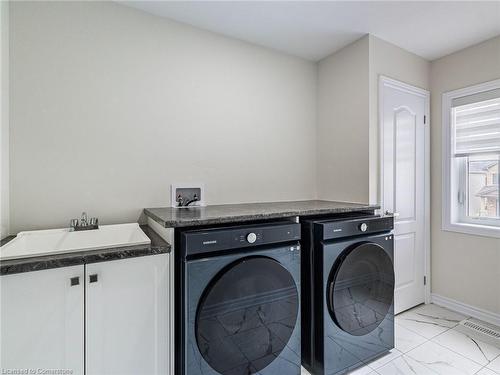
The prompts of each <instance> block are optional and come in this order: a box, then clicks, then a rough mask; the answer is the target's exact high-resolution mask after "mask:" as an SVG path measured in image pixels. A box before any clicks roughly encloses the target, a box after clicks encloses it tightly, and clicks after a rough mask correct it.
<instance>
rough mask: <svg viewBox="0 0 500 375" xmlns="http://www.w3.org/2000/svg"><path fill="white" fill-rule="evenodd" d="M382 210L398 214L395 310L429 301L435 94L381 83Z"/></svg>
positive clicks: (396, 217)
mask: <svg viewBox="0 0 500 375" xmlns="http://www.w3.org/2000/svg"><path fill="white" fill-rule="evenodd" d="M380 95H381V96H380V100H381V112H382V113H381V120H382V124H381V132H382V149H381V153H382V155H381V156H382V160H383V163H382V178H381V180H382V206H383V207H382V209H383V210H384V212H388V213H394V215H395V217H394V272H395V277H396V280H395V281H396V286H395V293H394V310H395V313H399V312H401V311H403V310H407V309H409V308H411V307H413V306H415V305H418V304H420V303H423V302H424V300H425V287H424V273H425V241H426V238H425V205H426V202H425V187H426V173H425V168H426V157H425V127H426V126H428V124H425V122H427V121H428V119H426V110H427V102H428V100H429V93H428V92H425V91H424V90H421V89H418V88H413V87H411V86H408V85H405V84H401V83H398V82H396V81H393V80H390V81H387V80H384V79H383V78H382V79H381V89H380Z"/></svg>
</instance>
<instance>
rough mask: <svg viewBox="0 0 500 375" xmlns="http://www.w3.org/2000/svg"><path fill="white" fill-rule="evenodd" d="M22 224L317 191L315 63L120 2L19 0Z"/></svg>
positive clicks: (14, 130)
mask: <svg viewBox="0 0 500 375" xmlns="http://www.w3.org/2000/svg"><path fill="white" fill-rule="evenodd" d="M10 25H11V27H10V34H11V35H10V41H11V57H10V66H11V103H10V104H11V106H10V108H11V117H10V120H11V124H10V127H11V152H10V157H11V160H10V163H11V164H10V165H11V184H10V186H11V232H14V233H15V232H17V231H20V230H28V229H35V228H47V227H60V226H64V225H67V223H68V221H69V219H70V218H72V217H74V216H76V215H79V213H80V212H81V211H82V210H86V211H87V212H88V213H89V214H90V215H93V216H99V217H100V218H101V221H102V222H103V223H117V222H127V221H136V220H137V218H138V217H139V214H140V212H141V210H142V208H143V207H151V206H166V205H169V204H170V196H169V194H170V193H169V188H170V184H171V183H175V182H186V181H187V182H189V181H201V182H205V184H206V189H207V194H206V198H207V201H208V203H210V204H216V203H231V202H251V201H273V200H297V199H311V198H314V197H315V194H316V170H315V159H316V156H315V146H316V144H315V142H316V134H315V124H316V78H317V77H316V65H315V64H314V63H311V62H307V61H304V60H301V59H298V58H294V57H290V56H287V55H284V54H280V53H277V52H273V51H270V50H267V49H264V48H260V47H257V46H253V45H250V44H247V43H244V42H240V41H236V40H233V39H229V38H225V37H221V36H218V35H215V34H211V33H208V32H204V31H201V30H198V29H195V28H192V27H189V26H185V25H181V24H178V23H175V22H171V21H168V20H166V19H163V18H157V17H154V16H151V15H148V14H145V13H142V12H140V11H136V10H134V9H131V8H128V7H124V6H122V5H118V4H114V3H111V2H106V3H104V2H38V3H37V2H29V3H24V2H13V3H12V4H11V13H10Z"/></svg>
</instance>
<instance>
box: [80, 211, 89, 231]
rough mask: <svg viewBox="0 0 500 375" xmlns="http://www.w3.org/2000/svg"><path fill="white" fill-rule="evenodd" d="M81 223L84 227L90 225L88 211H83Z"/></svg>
mask: <svg viewBox="0 0 500 375" xmlns="http://www.w3.org/2000/svg"><path fill="white" fill-rule="evenodd" d="M80 225H81V226H82V227H86V226H87V225H88V222H87V213H86V212H82V217H81V218H80Z"/></svg>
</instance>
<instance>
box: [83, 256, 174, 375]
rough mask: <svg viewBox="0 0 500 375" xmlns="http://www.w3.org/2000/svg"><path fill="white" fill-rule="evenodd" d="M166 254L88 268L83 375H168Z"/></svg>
mask: <svg viewBox="0 0 500 375" xmlns="http://www.w3.org/2000/svg"><path fill="white" fill-rule="evenodd" d="M168 267H169V265H168V255H155V256H145V257H140V258H131V259H126V260H116V261H112V262H103V263H94V264H89V265H88V266H87V267H86V268H87V269H86V271H87V272H86V279H85V280H86V281H85V283H86V285H85V295H86V297H85V311H86V318H87V320H86V326H85V332H86V334H85V337H86V341H85V348H86V351H85V352H86V357H85V362H86V366H85V367H86V374H87V375H103V374H108V375H111V374H116V375H128V374H130V375H141V374H145V375H146V374H152V375H153V374H158V375H159V374H161V375H165V374H168V372H169V370H168V365H169V361H168V359H169V358H168V356H169V334H168V330H169V324H170V321H169V319H168V312H169V300H168V299H169V290H168V272H167V270H168Z"/></svg>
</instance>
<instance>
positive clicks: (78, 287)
mask: <svg viewBox="0 0 500 375" xmlns="http://www.w3.org/2000/svg"><path fill="white" fill-rule="evenodd" d="M72 280H73V282H72ZM83 283H84V266H83V265H81V266H74V267H64V268H56V269H50V270H44V271H33V272H25V273H19V274H13V275H5V276H1V277H0V290H1V294H0V304H1V307H0V322H1V326H0V337H1V347H0V368H1V373H9V372H8V370H14V369H22V370H24V371H26V373H28V374H29V373H35V374H37V373H41V372H39V371H42V370H45V369H66V370H71V371H72V374H75V375H80V374H83V363H84V361H83V359H84V351H83V342H84V339H83V333H84V305H83V302H84V297H83V295H84V287H83ZM72 284H73V285H72ZM30 371H35V372H30ZM11 373H15V372H11ZM20 373H23V372H20Z"/></svg>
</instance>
